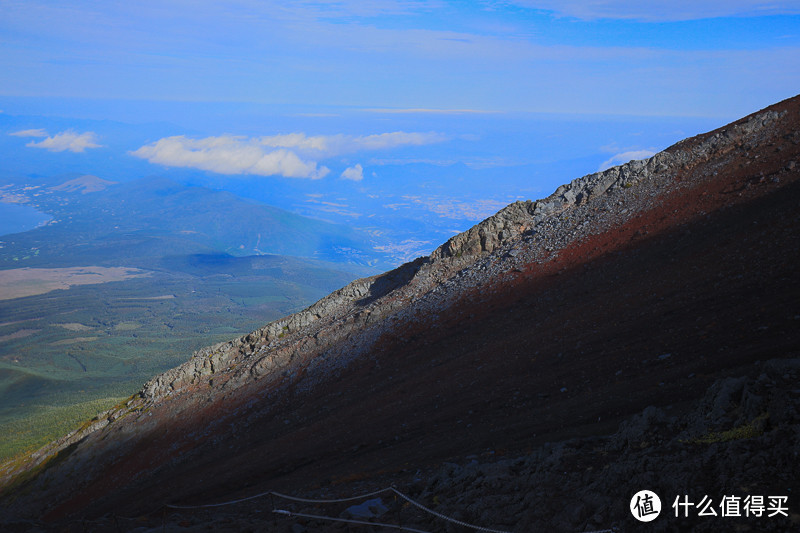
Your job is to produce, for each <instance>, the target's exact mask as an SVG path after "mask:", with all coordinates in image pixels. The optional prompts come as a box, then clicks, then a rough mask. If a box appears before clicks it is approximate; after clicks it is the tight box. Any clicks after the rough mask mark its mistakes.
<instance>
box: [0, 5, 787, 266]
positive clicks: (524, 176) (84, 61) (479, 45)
mask: <svg viewBox="0 0 800 533" xmlns="http://www.w3.org/2000/svg"><path fill="white" fill-rule="evenodd" d="M0 50H1V51H2V53H0V111H2V113H0V117H5V119H4V122H0V137H2V138H1V139H0V155H3V156H4V157H5V159H4V168H2V169H0V173H2V174H3V175H5V176H6V177H8V176H11V175H17V174H22V175H47V174H48V173H50V174H52V173H55V172H83V173H93V174H97V175H101V176H102V177H104V178H109V179H132V178H134V177H137V176H142V175H147V174H153V173H157V174H162V175H167V176H169V177H173V178H175V179H178V180H179V181H183V182H185V183H188V184H202V185H208V186H213V187H216V188H226V189H228V190H231V191H233V192H236V193H237V194H243V195H247V196H249V197H251V198H253V199H257V200H260V201H266V202H268V203H273V204H275V205H278V206H280V207H285V208H287V209H291V210H293V211H296V212H300V213H303V214H308V215H312V216H317V217H323V218H329V219H331V220H335V221H337V222H345V223H350V224H362V225H364V224H366V222H365V221H367V220H368V219H369V220H372V222H370V223H373V222H374V224H377V225H378V226H376V227H378V228H379V229H375V230H374V231H376V232H377V231H384V232H386V231H388V230H386V228H387V227H388V226H394V227H404V228H410V227H412V226H414V225H415V224H416V225H417V226H420V227H422V228H423V229H420V230H418V231H416V233H414V232H413V231H411V230H408V232H407V233H406V234H403V235H400V237H402V238H403V239H406V240H408V241H409V242H411V241H413V242H419V243H422V244H419V246H417V248H416V249H415V250H413V252H422V251H425V250H426V249H430V247H432V246H434V245H435V244H438V243H439V242H440V241H441V240H442V239H443V238H444V237H445V236H447V235H449V234H452V232H455V231H458V230H460V229H465V228H466V227H469V225H471V224H472V223H474V222H476V221H477V220H480V218H482V217H485V216H488V215H489V214H491V213H493V212H494V211H496V210H497V209H498V208H500V207H502V206H503V205H505V203H508V202H509V201H512V200H514V199H520V198H537V197H541V196H545V195H547V194H549V192H551V191H552V190H553V189H554V188H555V187H556V186H557V185H559V184H560V183H562V182H564V181H568V180H570V179H574V178H577V177H579V176H581V175H583V174H585V173H589V172H594V171H596V170H598V169H599V168H604V167H607V166H609V165H613V164H620V163H624V162H626V161H627V160H629V159H633V158H644V157H647V156H649V155H651V154H653V153H654V152H656V151H658V150H661V149H663V148H665V147H667V146H669V145H670V144H672V143H674V142H676V141H678V140H680V139H682V138H684V137H686V136H690V135H694V134H697V133H701V132H703V131H707V130H709V129H713V128H715V127H718V126H721V125H723V124H725V123H727V122H730V121H732V120H735V119H737V118H740V117H741V116H744V115H746V114H749V113H751V112H754V111H757V110H759V109H761V108H763V107H765V106H767V105H770V104H772V103H775V102H777V101H780V100H782V99H785V98H788V97H791V96H794V95H795V94H797V93H798V92H799V91H798V88H800V1H780V0H776V1H768V0H728V1H725V2H719V1H703V0H694V1H686V0H669V1H668V0H656V1H650V2H641V1H636V2H634V1H629V0H591V1H572V0H566V1H555V0H541V1H539V0H508V1H500V0H485V1H474V2H466V1H459V2H456V1H446V0H375V1H370V2H363V1H355V0H341V1H327V2H326V1H303V0H299V1H292V2H286V1H283V2H281V1H271V0H266V1H265V0H258V1H256V0H235V1H226V2H219V1H215V2H211V1H204V0H172V1H170V0H159V1H151V0H140V1H137V2H117V1H107V0H106V1H101V0H96V1H88V0H87V1H60V2H50V1H40V0H19V1H18V0H0ZM0 177H2V176H0ZM389 215H392V216H393V217H394V218H392V216H389ZM370 217H372V218H371V219H370ZM381 217H384V218H383V219H381V220H382V222H380V223H378V222H375V221H376V220H378V219H380V218H381ZM381 224H383V226H380V225H381ZM381 228H382V229H381ZM425 228H428V229H429V230H430V228H435V229H436V231H434V232H433V234H431V235H427V236H426V235H425V234H424V229H425ZM431 231H433V230H431ZM437 231H438V233H436V232H437ZM410 248H413V246H410ZM409 253H412V252H409Z"/></svg>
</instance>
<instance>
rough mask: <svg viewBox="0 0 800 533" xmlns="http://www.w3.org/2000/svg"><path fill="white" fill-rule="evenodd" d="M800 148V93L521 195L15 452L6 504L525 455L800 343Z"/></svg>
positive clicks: (107, 508) (6, 472) (137, 497)
mask: <svg viewBox="0 0 800 533" xmlns="http://www.w3.org/2000/svg"><path fill="white" fill-rule="evenodd" d="M799 159H800V97H798V98H794V99H791V100H787V101H785V102H782V103H780V104H776V105H775V106H773V107H771V108H769V109H767V110H764V111H762V112H759V113H756V114H754V115H751V116H749V117H746V118H744V119H742V120H740V121H737V122H735V123H733V124H731V125H728V126H726V127H724V128H721V129H720V130H717V131H714V132H711V133H708V134H704V135H700V136H697V137H694V138H691V139H687V140H685V141H682V142H680V143H678V144H676V145H674V146H672V147H670V148H669V149H667V150H665V151H664V152H661V153H659V154H656V155H655V156H653V157H652V158H650V159H647V160H644V161H632V162H630V163H628V164H625V165H622V166H618V167H614V168H611V169H608V170H606V171H603V172H600V173H596V174H591V175H588V176H584V177H582V178H579V179H576V180H574V181H573V182H571V183H569V184H566V185H563V186H561V187H559V188H558V189H557V190H556V191H555V192H554V193H553V194H551V195H550V196H549V197H547V198H545V199H542V200H537V201H528V202H516V203H514V204H511V205H509V206H507V207H506V208H504V209H502V210H501V211H499V212H498V213H497V214H495V215H494V216H492V217H489V218H488V219H486V220H484V221H483V222H481V223H480V224H478V225H476V226H475V227H473V228H471V229H470V230H468V231H466V232H464V233H462V234H459V235H456V236H454V237H453V238H451V239H450V240H449V241H447V242H446V243H444V244H443V245H442V246H440V247H439V248H437V249H436V250H435V251H434V252H433V253H432V254H431V256H430V257H426V258H419V259H417V260H416V261H414V262H411V263H408V264H405V265H403V266H401V267H399V268H397V269H395V270H393V271H390V272H387V273H386V274H382V275H379V276H374V277H372V278H367V279H362V280H358V281H356V282H353V283H351V284H350V285H348V286H346V287H344V288H342V289H340V290H339V291H336V292H334V293H332V294H331V295H329V296H328V297H326V298H324V299H322V300H320V301H319V302H317V303H316V304H314V305H312V306H311V307H309V308H308V309H306V310H304V311H301V312H299V313H297V314H294V315H291V316H289V317H286V318H284V319H281V320H278V321H275V322H273V323H270V324H268V325H266V326H265V327H264V328H261V329H259V330H257V331H254V332H252V333H251V334H249V335H246V336H244V337H241V338H239V339H236V340H233V341H230V342H227V343H223V344H219V345H216V346H212V347H209V348H206V349H204V350H200V351H198V352H196V353H195V354H193V355H192V357H191V358H190V359H189V360H188V361H187V362H186V363H184V364H183V365H181V366H179V367H177V368H175V369H172V370H170V371H168V372H165V373H164V374H162V375H160V376H157V377H155V378H153V379H152V380H151V381H149V382H148V383H147V384H145V386H144V387H143V389H142V391H141V392H140V394H138V395H137V396H135V397H133V398H131V399H130V400H128V401H127V402H125V403H124V404H121V405H120V406H118V407H117V408H115V409H112V410H110V411H108V412H106V413H103V414H101V415H99V416H98V418H97V419H96V420H95V421H93V422H92V423H91V424H88V425H87V426H86V427H84V428H83V429H81V430H80V431H78V432H76V433H74V434H72V435H69V436H67V437H65V438H64V439H62V440H61V441H59V442H57V443H53V444H52V445H51V446H49V447H46V448H45V449H43V450H40V451H39V452H37V453H35V454H33V455H32V456H31V459H30V462H28V463H24V464H16V465H5V466H4V469H3V470H0V476H2V477H1V478H0V481H4V482H6V483H8V482H9V480H10V479H12V478H13V477H14V476H15V475H18V474H19V473H20V472H25V471H28V472H30V471H31V468H33V467H35V466H36V465H39V466H38V468H39V470H40V471H41V473H39V474H38V475H30V476H29V478H28V479H24V478H23V481H22V482H20V481H17V484H16V485H7V488H6V489H5V490H4V492H3V494H2V505H4V506H5V507H4V508H5V510H6V512H7V515H6V516H15V517H25V516H28V517H33V518H35V517H38V516H39V515H41V514H42V513H43V512H46V513H48V514H47V516H48V517H49V518H51V519H63V518H64V517H68V516H99V515H102V514H104V513H109V512H112V510H114V511H116V510H124V509H127V510H129V511H130V512H134V511H142V510H143V509H144V508H145V507H147V505H148V504H146V503H144V502H145V501H166V500H168V499H169V500H180V499H184V498H202V497H206V498H209V497H212V496H214V495H222V494H228V493H230V492H233V491H235V490H237V489H240V488H242V487H244V486H246V485H247V484H252V485H258V486H264V485H270V486H272V485H271V484H280V485H281V486H285V487H297V488H302V487H308V486H309V484H313V483H319V482H325V481H326V480H327V482H330V481H331V480H336V479H341V478H344V477H346V476H348V475H352V474H353V473H354V472H359V473H362V472H363V473H365V474H363V475H367V474H370V475H374V474H375V472H378V471H383V472H396V473H397V472H399V473H402V472H403V471H404V469H406V468H410V467H407V466H405V465H407V464H409V463H410V464H419V465H433V464H438V462H439V461H441V460H444V459H446V458H451V457H463V456H465V455H469V452H470V450H473V451H474V449H477V450H481V449H485V448H487V447H489V448H491V449H499V448H503V449H505V450H507V451H508V453H511V452H514V453H522V452H523V451H524V450H526V449H530V447H531V446H536V445H538V443H541V442H544V441H547V440H553V439H558V438H565V437H568V436H575V435H583V434H587V435H588V434H595V435H596V434H602V433H603V432H605V433H611V432H613V430H614V428H616V427H617V425H618V424H619V423H620V421H621V420H623V419H624V418H625V417H626V416H629V415H631V414H633V413H636V412H638V411H640V410H641V409H642V408H643V407H645V406H646V405H649V404H654V405H662V406H665V405H673V404H676V403H681V402H687V401H691V400H693V399H697V398H699V397H700V396H701V395H702V394H703V392H704V391H705V389H706V388H707V387H708V386H709V385H710V383H711V382H712V381H713V379H714V378H715V377H719V376H721V375H724V374H725V373H726V372H730V371H732V369H739V368H743V367H746V366H747V365H751V364H753V362H754V361H756V360H758V359H761V358H773V357H784V356H787V357H788V356H790V355H792V354H794V355H800V354H798V346H800V344H799V343H798V335H797V333H796V332H794V333H792V331H793V330H795V329H800V328H796V327H793V326H796V324H795V323H794V322H792V320H794V318H787V317H794V316H795V313H796V312H800V310H795V311H793V310H792V309H794V307H793V306H795V307H796V305H795V304H796V301H797V296H798V279H797V276H796V272H795V267H794V266H793V265H796V264H798V263H797V262H796V261H797V259H798V257H797V250H798V248H800V246H799V245H800V243H799V242H798V232H797V229H798V228H797V219H798V216H797V215H798V213H797V209H798V207H797V206H798V202H799V201H800V196H798V190H797V189H798V185H797V181H798V177H799V176H798V174H799V172H800V171H799V170H798V167H797V164H798V160H799ZM747 321H755V322H757V323H758V324H756V325H753V324H749V323H748V322H747ZM762 322H763V323H762ZM751 326H752V328H751ZM759 327H766V328H767V329H766V330H759V329H756V328H759ZM750 329H752V330H753V331H750ZM737 330H738V332H736V333H735V331H737ZM764 331H767V332H769V333H768V334H765V333H763V332H764ZM737 335H738V336H737ZM715 343H716V345H717V348H714V346H715ZM720 346H722V347H724V349H721V348H719V347H720ZM642 360H644V361H646V362H645V363H642V362H641V361H642ZM648 361H649V362H648ZM643 365H644V366H643ZM639 371H644V373H645V376H649V377H650V378H651V379H650V380H647V379H646V378H645V377H643V376H642V375H641V374H640V372H639ZM653 371H656V373H661V374H660V375H659V376H657V378H656V377H654V375H653V374H652V372H653ZM701 371H702V372H701ZM689 374H692V377H691V378H687V377H686V376H688V375H689ZM700 375H702V378H699V377H698V376H700ZM653 379H658V381H655V382H653ZM676 398H679V400H677V399H676ZM678 408H679V407H676V409H678ZM399 473H398V474H397V475H398V476H400V478H402V475H401V474H399ZM201 477H202V478H204V479H205V480H206V481H204V482H202V483H201V482H199V481H198V480H199V479H200V478H201ZM17 479H21V478H17ZM209 479H210V480H211V481H209ZM398 479H399V478H398ZM67 481H69V483H68V486H69V487H70V488H69V490H65V489H64V487H65V486H66V485H65V483H67ZM8 487H11V488H10V489H9V488H8ZM276 488H277V487H276ZM23 489H24V490H23ZM145 495H146V497H145ZM90 503H91V506H90ZM520 527H524V524H523V525H521V526H520Z"/></svg>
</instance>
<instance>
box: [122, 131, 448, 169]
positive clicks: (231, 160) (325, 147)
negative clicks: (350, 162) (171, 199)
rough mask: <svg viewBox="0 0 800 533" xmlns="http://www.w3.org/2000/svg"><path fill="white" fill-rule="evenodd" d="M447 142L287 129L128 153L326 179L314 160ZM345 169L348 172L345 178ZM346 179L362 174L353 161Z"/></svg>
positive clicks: (168, 141) (432, 136) (429, 136)
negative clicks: (292, 131) (314, 132)
mask: <svg viewBox="0 0 800 533" xmlns="http://www.w3.org/2000/svg"><path fill="white" fill-rule="evenodd" d="M444 140H447V137H445V136H444V135H441V134H438V133H413V132H412V133H407V132H402V131H398V132H392V133H381V134H376V135H365V136H353V135H343V134H338V135H319V136H307V135H306V134H304V133H290V134H283V135H272V136H265V137H252V138H250V137H239V136H232V135H222V136H218V137H206V138H203V139H191V138H188V137H185V136H183V135H179V136H174V137H165V138H163V139H159V140H158V141H156V142H153V143H150V144H147V145H145V146H142V147H141V148H139V149H138V150H135V151H133V152H130V153H131V155H134V156H136V157H140V158H142V159H146V160H148V161H150V162H151V163H157V164H161V165H167V166H172V167H189V168H197V169H201V170H208V171H211V172H217V173H219V174H255V175H261V176H273V175H279V176H284V177H287V178H312V179H318V178H322V177H325V176H326V175H327V174H328V173H329V172H330V170H329V169H328V168H327V167H325V166H318V161H319V160H320V159H324V158H327V157H333V156H336V155H341V154H346V153H355V152H360V151H365V150H382V149H391V148H396V147H400V146H420V145H424V144H431V143H436V142H442V141H444ZM345 173H346V174H347V175H346V176H345ZM345 173H343V174H342V177H343V178H345V179H357V176H360V177H359V178H358V179H362V178H363V169H361V166H360V165H356V166H355V167H352V168H350V169H348V170H346V171H345Z"/></svg>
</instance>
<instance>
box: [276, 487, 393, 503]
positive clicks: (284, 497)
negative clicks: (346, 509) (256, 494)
mask: <svg viewBox="0 0 800 533" xmlns="http://www.w3.org/2000/svg"><path fill="white" fill-rule="evenodd" d="M390 490H393V489H392V488H391V487H389V488H385V489H380V490H376V491H375V492H370V493H367V494H361V495H360V496H352V497H350V498H340V499H338V500H310V499H307V498H297V497H295V496H287V495H286V494H280V493H278V492H273V493H272V495H273V496H277V497H278V498H283V499H286V500H292V501H295V502H302V503H344V502H353V501H356V500H363V499H365V498H369V497H370V496H377V495H378V494H382V493H384V492H388V491H390Z"/></svg>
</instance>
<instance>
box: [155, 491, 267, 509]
mask: <svg viewBox="0 0 800 533" xmlns="http://www.w3.org/2000/svg"><path fill="white" fill-rule="evenodd" d="M270 494H274V493H273V492H272V491H267V492H262V493H261V494H256V495H254V496H248V497H247V498H242V499H241V500H231V501H229V502H222V503H207V504H205V505H170V504H168V503H167V504H164V506H165V507H169V508H170V509H202V508H204V507H222V506H225V505H233V504H234V503H239V502H246V501H248V500H255V499H256V498H261V497H263V496H268V495H270Z"/></svg>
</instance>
